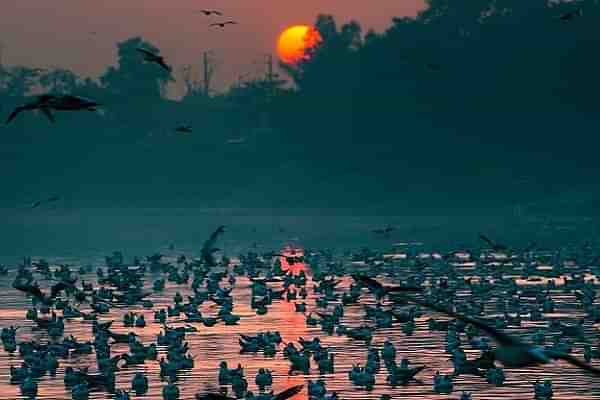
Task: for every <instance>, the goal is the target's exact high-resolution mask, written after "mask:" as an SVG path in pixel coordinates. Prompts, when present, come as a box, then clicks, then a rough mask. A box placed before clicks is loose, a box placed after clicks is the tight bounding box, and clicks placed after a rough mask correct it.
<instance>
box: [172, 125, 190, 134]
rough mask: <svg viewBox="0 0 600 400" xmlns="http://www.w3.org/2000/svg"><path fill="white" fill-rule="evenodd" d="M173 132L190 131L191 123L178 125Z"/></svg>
mask: <svg viewBox="0 0 600 400" xmlns="http://www.w3.org/2000/svg"><path fill="white" fill-rule="evenodd" d="M175 132H181V133H192V126H191V125H180V126H178V127H177V128H175Z"/></svg>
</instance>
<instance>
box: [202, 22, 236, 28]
mask: <svg viewBox="0 0 600 400" xmlns="http://www.w3.org/2000/svg"><path fill="white" fill-rule="evenodd" d="M236 24H237V22H236V21H231V20H230V21H225V22H215V23H212V24H210V25H209V26H220V27H221V28H225V25H236Z"/></svg>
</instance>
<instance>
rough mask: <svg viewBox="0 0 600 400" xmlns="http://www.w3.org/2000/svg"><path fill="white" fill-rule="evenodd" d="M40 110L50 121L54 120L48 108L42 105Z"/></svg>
mask: <svg viewBox="0 0 600 400" xmlns="http://www.w3.org/2000/svg"><path fill="white" fill-rule="evenodd" d="M41 110H42V112H43V113H44V115H45V116H46V118H48V120H50V122H52V123H54V122H56V120H55V119H54V115H52V113H51V112H50V110H49V109H48V108H46V107H42V108H41Z"/></svg>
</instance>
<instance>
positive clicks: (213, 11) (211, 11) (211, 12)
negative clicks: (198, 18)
mask: <svg viewBox="0 0 600 400" xmlns="http://www.w3.org/2000/svg"><path fill="white" fill-rule="evenodd" d="M198 12H199V13H202V14H204V15H211V14H214V15H218V16H222V15H223V13H222V12H221V11H217V10H200V11H198Z"/></svg>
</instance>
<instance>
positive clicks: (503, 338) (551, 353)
mask: <svg viewBox="0 0 600 400" xmlns="http://www.w3.org/2000/svg"><path fill="white" fill-rule="evenodd" d="M406 298H407V300H409V301H412V302H413V303H416V304H419V305H421V306H423V307H427V308H429V309H432V310H435V311H437V312H440V313H443V314H446V315H448V316H450V317H452V318H456V319H458V320H461V321H463V322H465V323H467V324H471V325H473V326H475V327H477V328H479V329H481V330H482V331H484V332H486V333H487V334H488V335H490V336H491V337H492V339H494V340H495V341H496V342H497V343H498V348H497V349H496V351H495V352H494V354H495V357H496V359H497V360H498V361H500V362H501V363H502V364H503V365H504V366H505V367H508V368H522V367H528V366H535V365H543V364H547V363H549V362H550V361H552V360H564V361H566V362H568V363H569V364H572V365H574V366H576V367H579V368H581V369H584V370H586V371H589V372H591V373H593V374H595V375H600V369H597V368H594V367H592V366H591V365H589V364H586V363H585V362H583V361H581V360H579V359H577V358H575V357H573V356H571V355H569V354H565V353H562V352H558V351H555V350H549V349H545V348H543V347H538V346H532V345H529V344H527V343H525V342H523V341H521V340H520V339H519V338H517V337H514V336H510V335H508V334H506V333H504V332H502V331H500V330H498V329H496V328H493V327H491V326H489V325H487V324H485V323H483V322H481V321H479V320H477V319H475V318H470V317H467V316H464V315H460V314H457V313H455V312H454V311H452V310H447V309H444V308H443V307H440V306H437V305H435V304H432V303H429V302H426V301H421V300H419V299H415V298H414V297H411V296H406Z"/></svg>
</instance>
